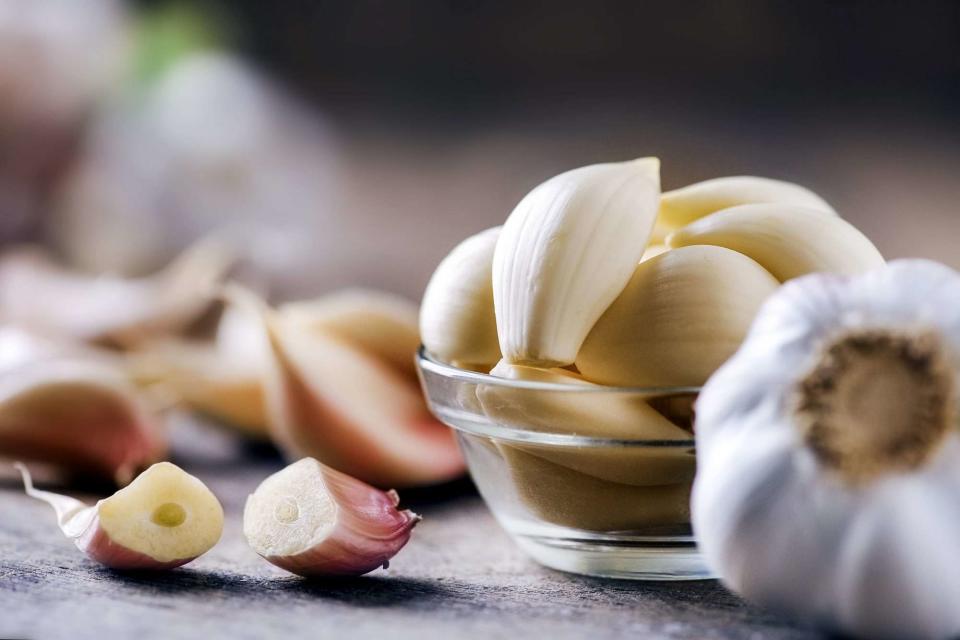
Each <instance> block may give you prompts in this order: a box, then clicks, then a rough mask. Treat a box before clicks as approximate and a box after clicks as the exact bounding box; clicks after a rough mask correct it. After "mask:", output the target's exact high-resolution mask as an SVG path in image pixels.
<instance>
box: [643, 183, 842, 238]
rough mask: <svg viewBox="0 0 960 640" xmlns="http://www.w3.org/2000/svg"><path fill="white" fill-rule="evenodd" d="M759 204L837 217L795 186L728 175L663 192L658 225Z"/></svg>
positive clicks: (674, 225)
mask: <svg viewBox="0 0 960 640" xmlns="http://www.w3.org/2000/svg"><path fill="white" fill-rule="evenodd" d="M758 203H776V204H783V205H792V206H798V207H807V208H810V209H815V210H816V211H820V212H821V213H823V214H826V215H828V216H835V215H836V212H835V211H834V210H833V207H831V206H830V205H829V204H828V203H827V202H826V200H824V199H823V198H821V197H820V196H818V195H817V194H815V193H814V192H813V191H810V190H809V189H807V188H806V187H801V186H800V185H798V184H793V183H791V182H784V181H783V180H772V179H770V178H759V177H756V176H730V177H725V178H714V179H712V180H704V181H703V182H697V183H695V184H691V185H688V186H686V187H682V188H680V189H674V190H673V191H668V192H666V193H664V194H663V197H662V198H661V199H660V213H659V216H658V223H659V225H661V226H663V227H666V228H674V229H675V228H678V227H682V226H684V225H688V224H690V223H691V222H694V221H695V220H698V219H700V218H703V217H704V216H707V215H710V214H711V213H714V212H716V211H720V210H722V209H728V208H730V207H736V206H738V205H742V204H758Z"/></svg>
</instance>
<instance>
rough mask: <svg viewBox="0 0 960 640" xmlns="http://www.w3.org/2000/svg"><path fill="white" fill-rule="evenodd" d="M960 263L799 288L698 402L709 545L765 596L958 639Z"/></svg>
mask: <svg viewBox="0 0 960 640" xmlns="http://www.w3.org/2000/svg"><path fill="white" fill-rule="evenodd" d="M957 300H960V274H958V273H957V272H955V271H953V270H951V269H949V268H947V267H945V266H943V265H939V264H936V263H932V262H929V261H925V260H901V261H894V262H891V263H889V265H888V266H886V267H885V268H880V269H877V270H874V271H871V272H868V273H866V274H863V275H860V276H855V277H850V278H842V277H838V276H832V275H825V274H817V275H811V276H806V277H803V278H799V279H796V280H793V281H791V282H789V283H787V284H786V285H784V286H783V287H782V288H781V289H780V290H779V291H778V292H777V294H776V295H774V296H773V297H772V298H771V299H770V300H769V301H768V303H767V304H766V305H765V306H764V308H763V309H762V311H761V312H760V314H759V315H758V317H757V320H756V323H755V324H754V326H753V328H752V329H751V331H750V334H749V336H748V338H747V340H746V341H745V342H744V344H743V346H742V347H741V349H740V350H739V352H738V353H737V354H736V355H735V356H734V357H733V358H731V359H730V360H729V361H728V362H727V363H726V364H725V365H724V366H723V367H722V368H721V369H720V370H719V371H718V372H717V373H716V374H715V375H714V376H713V377H712V378H711V379H710V381H709V382H708V383H707V384H706V386H705V387H704V389H703V391H702V393H701V394H700V397H699V400H698V402H697V423H696V433H697V462H698V472H697V478H696V482H695V487H694V492H693V499H692V510H693V524H694V529H695V531H696V534H697V537H698V541H699V545H700V549H701V551H702V552H703V553H704V555H705V557H706V559H707V561H708V562H709V564H710V565H711V566H712V567H713V569H714V570H715V571H717V572H718V573H719V575H720V576H721V578H722V579H723V580H724V582H725V583H726V584H727V585H728V586H730V587H731V588H732V589H734V590H735V591H737V592H738V593H740V594H742V595H744V596H745V597H747V598H748V599H750V600H753V601H755V602H757V603H760V604H763V605H767V606H770V607H772V608H774V609H776V610H778V611H781V612H785V613H787V614H789V615H792V616H795V617H797V618H803V619H807V620H813V621H815V622H817V623H818V624H820V625H821V626H823V627H825V628H827V629H830V630H839V631H841V632H844V633H848V634H854V635H859V636H863V637H870V638H881V639H884V638H905V637H909V638H948V637H955V636H957V635H958V634H960V608H958V607H957V606H956V605H957V602H958V601H960V574H958V573H957V571H956V567H957V566H958V565H960V547H958V545H957V544H956V541H957V540H958V539H960V511H958V510H957V508H956V504H955V503H956V500H955V496H956V495H958V493H960V433H958V429H957V425H958V423H957V406H958V395H960V387H958V380H960V378H958V375H957V372H958V370H960V308H958V306H957V304H956V301H957Z"/></svg>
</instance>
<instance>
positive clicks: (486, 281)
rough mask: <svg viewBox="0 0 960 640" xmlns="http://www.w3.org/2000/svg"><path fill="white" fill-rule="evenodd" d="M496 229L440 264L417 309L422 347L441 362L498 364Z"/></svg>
mask: <svg viewBox="0 0 960 640" xmlns="http://www.w3.org/2000/svg"><path fill="white" fill-rule="evenodd" d="M499 237H500V227H493V228H492V229H487V230H486V231H481V232H480V233H478V234H476V235H473V236H470V237H469V238H467V239H466V240H464V241H463V242H461V243H460V244H458V245H457V246H456V247H454V249H453V251H451V252H450V253H449V254H448V255H447V257H445V258H444V259H443V260H442V261H441V262H440V264H439V265H437V269H436V271H434V272H433V276H431V278H430V282H429V283H428V284H427V289H426V291H424V294H423V303H422V304H421V305H420V335H421V338H422V339H423V345H424V346H425V347H426V348H427V351H429V352H430V353H431V354H433V355H434V356H435V357H437V358H439V359H440V360H442V361H443V362H448V363H454V362H456V363H458V365H457V366H460V367H461V368H471V369H483V370H484V371H489V369H490V368H491V367H492V366H493V365H494V364H495V363H496V362H498V361H499V360H500V358H501V355H500V342H499V340H498V338H497V319H496V315H495V314H494V311H493V252H494V249H495V247H496V245H497V239H498V238H499Z"/></svg>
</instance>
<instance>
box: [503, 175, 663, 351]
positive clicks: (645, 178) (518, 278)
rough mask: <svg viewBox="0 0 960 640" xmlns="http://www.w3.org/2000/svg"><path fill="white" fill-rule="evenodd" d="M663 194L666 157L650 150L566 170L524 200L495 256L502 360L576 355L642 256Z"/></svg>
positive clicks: (510, 219)
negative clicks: (662, 159)
mask: <svg viewBox="0 0 960 640" xmlns="http://www.w3.org/2000/svg"><path fill="white" fill-rule="evenodd" d="M659 195H660V161H659V160H657V159H656V158H643V159H639V160H633V161H631V162H621V163H610V164H597V165H591V166H588V167H581V168H579V169H574V170H572V171H567V172H566V173H562V174H560V175H558V176H555V177H553V178H551V179H550V180H547V181H546V182H544V183H543V184H541V185H540V186H538V187H537V188H535V189H534V190H533V191H531V192H530V193H529V194H527V196H526V197H524V199H523V200H521V201H520V204H518V205H517V207H516V208H515V209H514V210H513V213H511V214H510V217H509V218H508V219H507V222H506V224H504V226H503V230H502V231H501V233H500V238H499V240H498V241H497V246H496V249H495V251H494V255H493V297H494V307H495V310H496V319H497V331H498V335H499V339H500V349H501V352H502V353H503V357H504V359H506V360H507V361H508V362H512V363H516V364H530V365H536V366H540V367H550V366H556V365H566V364H571V363H572V362H573V361H574V359H575V358H576V355H577V351H578V350H579V348H580V345H581V343H582V342H583V340H584V338H585V337H586V335H587V333H588V332H589V331H590V328H591V327H592V326H593V325H594V323H595V322H596V321H597V319H598V318H599V317H600V315H601V314H603V312H604V311H605V310H606V309H607V307H608V306H610V304H611V303H612V302H613V301H614V299H616V297H617V296H618V295H619V294H620V292H621V291H622V290H623V288H624V286H626V284H627V282H628V281H629V280H630V276H631V274H632V273H633V270H634V267H636V265H637V262H639V261H640V258H641V256H643V251H644V248H645V247H646V246H647V241H648V238H649V237H650V233H651V231H652V229H653V224H654V219H655V218H656V215H657V204H658V201H659Z"/></svg>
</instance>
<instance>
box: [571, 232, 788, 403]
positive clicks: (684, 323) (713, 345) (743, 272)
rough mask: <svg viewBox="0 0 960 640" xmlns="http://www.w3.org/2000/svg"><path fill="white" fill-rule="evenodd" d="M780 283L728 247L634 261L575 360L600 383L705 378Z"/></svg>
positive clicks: (660, 383) (691, 382) (661, 383)
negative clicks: (630, 272) (626, 279)
mask: <svg viewBox="0 0 960 640" xmlns="http://www.w3.org/2000/svg"><path fill="white" fill-rule="evenodd" d="M779 284H780V283H779V282H778V281H777V280H776V278H774V277H773V276H772V275H771V274H770V272H768V271H767V270H766V269H764V268H763V267H761V266H760V265H759V264H757V263H756V262H755V261H754V260H752V259H750V258H748V257H746V256H744V255H742V254H740V253H737V252H736V251H731V250H730V249H724V248H722V247H713V246H692V247H682V248H679V249H673V250H671V251H668V252H667V253H664V254H662V255H659V256H657V257H655V258H652V259H650V260H647V261H645V262H642V263H640V264H639V265H638V266H637V267H636V271H635V272H634V275H633V277H632V278H631V280H630V282H629V284H627V287H626V288H625V289H624V290H623V293H621V294H620V296H619V297H618V298H617V300H616V301H615V302H614V303H613V304H612V305H610V308H609V309H607V311H606V313H604V314H603V316H602V317H601V318H600V320H598V321H597V323H596V325H595V326H594V327H593V330H592V331H591V332H590V335H588V336H587V339H586V340H585V341H584V343H583V347H582V348H581V349H580V353H579V355H578V356H577V362H576V364H577V367H578V368H579V370H580V372H581V374H582V375H583V377H584V378H586V379H587V380H589V381H590V382H596V383H600V384H609V385H617V386H640V387H644V386H647V387H665V386H697V385H701V384H703V383H704V382H705V381H706V379H707V378H708V377H709V376H710V374H711V373H713V372H714V371H715V370H716V369H717V367H719V366H720V365H721V364H723V362H724V361H725V360H726V359H727V358H729V357H730V356H731V355H732V354H733V352H734V351H736V350H737V347H738V346H739V345H740V343H741V342H742V341H743V338H744V336H745V335H746V334H747V330H748V329H749V327H750V323H751V322H752V321H753V317H754V315H756V312H757V310H758V309H759V308H760V306H761V304H762V303H763V301H764V300H766V298H767V297H768V296H769V295H771V294H772V293H773V292H774V291H775V290H776V289H777V287H778V286H779Z"/></svg>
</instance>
